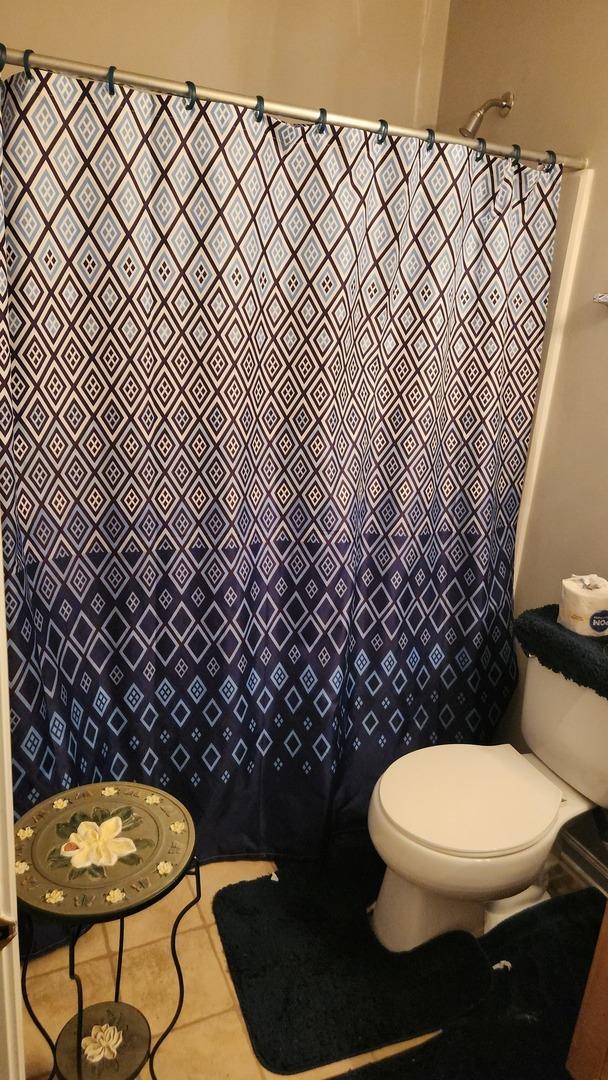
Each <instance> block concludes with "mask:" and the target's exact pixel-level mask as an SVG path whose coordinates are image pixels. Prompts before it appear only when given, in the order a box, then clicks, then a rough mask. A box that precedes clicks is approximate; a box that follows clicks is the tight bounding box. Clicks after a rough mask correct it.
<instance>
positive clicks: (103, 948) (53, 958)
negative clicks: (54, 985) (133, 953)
mask: <svg viewBox="0 0 608 1080" xmlns="http://www.w3.org/2000/svg"><path fill="white" fill-rule="evenodd" d="M107 951H108V950H107V945H106V939H105V936H104V932H103V927H102V926H101V925H100V924H99V923H98V924H97V925H96V926H93V927H91V929H90V930H89V931H88V933H86V934H83V936H82V937H81V938H80V939H79V941H78V944H77V945H76V963H77V964H81V963H84V962H85V961H86V960H95V959H96V958H97V957H98V956H105V955H106V953H107ZM67 966H68V947H67V945H62V947H61V948H60V949H53V951H52V952H49V953H46V955H45V956H38V957H36V959H35V960H31V961H30V963H29V965H28V969H27V970H28V978H29V977H31V978H34V977H35V976H36V975H46V974H47V973H48V972H49V971H59V970H63V971H67Z"/></svg>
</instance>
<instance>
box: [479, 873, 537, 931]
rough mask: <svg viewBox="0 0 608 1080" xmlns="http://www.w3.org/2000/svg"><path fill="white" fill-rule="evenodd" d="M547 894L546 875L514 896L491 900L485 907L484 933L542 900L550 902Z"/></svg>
mask: <svg viewBox="0 0 608 1080" xmlns="http://www.w3.org/2000/svg"><path fill="white" fill-rule="evenodd" d="M550 899H551V897H550V895H549V893H548V892H547V880H546V874H545V875H543V876H542V877H541V878H539V880H538V881H536V882H534V884H533V885H530V886H529V887H528V888H527V889H523V890H522V892H518V893H516V894H515V896H506V897H505V899H504V900H492V901H490V903H489V904H486V906H485V931H484V932H485V933H486V934H487V933H488V931H489V930H493V929H494V927H495V926H498V924H499V923H501V922H502V921H503V919H509V918H510V917H511V915H517V914H518V913H519V912H520V911H525V910H526V908H529V907H533V906H534V904H540V903H542V901H543V900H550Z"/></svg>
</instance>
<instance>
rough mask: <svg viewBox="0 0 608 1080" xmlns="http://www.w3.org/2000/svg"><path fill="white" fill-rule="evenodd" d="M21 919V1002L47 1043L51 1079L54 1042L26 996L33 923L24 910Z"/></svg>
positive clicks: (54, 1064) (54, 1063) (51, 1079)
mask: <svg viewBox="0 0 608 1080" xmlns="http://www.w3.org/2000/svg"><path fill="white" fill-rule="evenodd" d="M22 919H23V928H24V931H25V932H24V934H23V937H24V938H25V955H24V957H23V966H22V968H21V993H22V995H23V1003H24V1005H25V1007H26V1009H27V1012H28V1015H29V1017H30V1019H31V1021H32V1023H33V1024H35V1025H36V1027H37V1028H38V1031H39V1032H40V1034H41V1035H42V1037H43V1039H44V1040H45V1041H46V1042H47V1043H48V1046H49V1048H50V1051H51V1054H52V1055H53V1065H52V1067H51V1071H50V1073H49V1076H48V1080H53V1077H54V1075H55V1069H56V1065H57V1062H56V1058H55V1043H54V1042H53V1040H52V1039H51V1036H50V1035H49V1033H48V1031H47V1030H46V1028H44V1027H43V1026H42V1024H41V1023H40V1020H39V1019H38V1017H37V1016H36V1013H35V1012H34V1010H33V1008H32V1005H31V1002H30V999H29V997H28V992H27V966H28V964H29V960H30V956H31V954H32V948H33V946H34V924H33V922H32V919H31V917H30V915H29V914H28V912H26V911H24V912H22Z"/></svg>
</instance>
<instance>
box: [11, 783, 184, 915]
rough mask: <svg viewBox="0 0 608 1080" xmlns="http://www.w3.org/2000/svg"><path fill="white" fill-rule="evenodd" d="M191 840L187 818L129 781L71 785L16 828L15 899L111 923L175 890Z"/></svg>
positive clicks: (153, 791)
mask: <svg viewBox="0 0 608 1080" xmlns="http://www.w3.org/2000/svg"><path fill="white" fill-rule="evenodd" d="M194 842H195V834H194V824H193V821H192V818H191V817H190V814H189V813H188V811H187V810H186V808H185V806H183V805H182V803H180V802H179V801H178V800H177V799H175V798H174V797H173V796H172V795H170V794H168V793H167V792H166V791H161V790H158V789H157V788H152V787H147V786H146V785H144V784H135V783H133V784H125V783H116V784H111V783H104V784H87V785H86V786H84V787H79V788H72V789H71V790H69V791H63V792H61V793H60V794H58V795H56V796H53V797H52V798H50V799H46V801H45V802H41V803H39V804H38V805H37V806H35V807H33V808H32V809H31V810H29V811H28V812H27V814H24V816H23V817H22V818H21V819H20V820H19V821H18V822H17V824H16V825H15V873H16V875H17V896H18V898H19V900H20V901H21V902H22V903H24V904H27V906H28V907H30V908H35V909H36V910H37V911H44V913H45V914H52V915H57V916H65V917H69V918H71V919H74V918H81V919H87V920H92V921H96V920H102V919H112V918H117V917H118V916H119V915H125V914H130V913H131V912H132V911H134V910H136V909H137V908H139V907H142V906H144V905H147V904H149V903H150V902H151V901H152V900H155V899H158V898H159V897H160V896H162V895H163V894H164V893H166V892H168V891H169V890H170V889H171V888H173V886H174V885H176V884H177V882H178V881H179V879H180V878H181V876H182V875H183V873H184V871H185V869H186V867H187V866H188V864H189V862H190V860H191V858H192V854H193V851H194Z"/></svg>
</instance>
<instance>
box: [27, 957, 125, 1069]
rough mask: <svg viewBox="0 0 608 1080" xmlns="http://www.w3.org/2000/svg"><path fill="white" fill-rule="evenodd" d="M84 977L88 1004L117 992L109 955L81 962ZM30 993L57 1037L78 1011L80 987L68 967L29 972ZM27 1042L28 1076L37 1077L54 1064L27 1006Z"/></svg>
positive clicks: (34, 1003)
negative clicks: (37, 973)
mask: <svg viewBox="0 0 608 1080" xmlns="http://www.w3.org/2000/svg"><path fill="white" fill-rule="evenodd" d="M78 972H79V974H80V977H81V979H82V985H83V991H84V1004H85V1006H86V1005H92V1004H93V1003H94V1002H96V1001H108V1000H111V998H112V997H113V996H114V977H113V973H112V966H111V963H110V960H109V959H108V958H107V957H103V958H100V959H97V960H87V961H86V963H83V964H79V965H78ZM27 982H28V993H29V997H30V1001H31V1003H32V1006H33V1009H34V1012H35V1013H36V1015H37V1016H38V1018H39V1019H40V1021H41V1022H42V1024H43V1025H44V1026H45V1027H46V1028H47V1030H48V1031H49V1033H50V1035H51V1037H52V1038H56V1037H57V1035H58V1034H59V1032H60V1031H61V1029H62V1027H63V1025H64V1024H65V1023H66V1022H67V1021H68V1020H69V1019H70V1017H71V1016H73V1015H74V1013H75V1012H76V988H75V986H74V983H73V982H71V980H70V978H69V976H68V973H67V969H66V970H63V971H53V972H48V973H46V974H44V975H37V976H35V977H33V978H31V979H30V978H29V976H28V980H27ZM23 1024H24V1042H25V1058H26V1069H25V1073H26V1076H27V1077H35V1076H38V1075H39V1074H41V1073H43V1072H44V1071H45V1070H47V1075H48V1069H49V1068H50V1064H51V1053H50V1050H49V1049H48V1047H47V1045H46V1043H45V1041H44V1039H43V1038H42V1035H40V1034H39V1032H38V1031H37V1030H36V1028H35V1027H34V1025H33V1023H32V1021H31V1020H30V1018H29V1016H28V1015H27V1013H26V1011H25V1008H24V1009H23Z"/></svg>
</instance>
